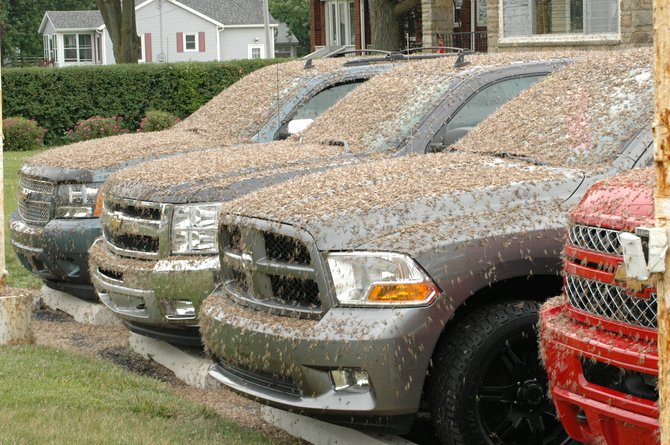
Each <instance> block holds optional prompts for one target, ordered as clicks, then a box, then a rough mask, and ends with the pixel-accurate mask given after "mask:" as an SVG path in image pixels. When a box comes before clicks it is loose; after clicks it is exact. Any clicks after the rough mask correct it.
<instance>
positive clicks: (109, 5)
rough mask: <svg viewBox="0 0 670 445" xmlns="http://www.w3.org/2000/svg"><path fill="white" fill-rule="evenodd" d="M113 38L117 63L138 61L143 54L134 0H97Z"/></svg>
mask: <svg viewBox="0 0 670 445" xmlns="http://www.w3.org/2000/svg"><path fill="white" fill-rule="evenodd" d="M95 1H96V4H97V5H98V9H99V10H100V14H101V15H102V21H103V22H104V23H105V26H106V27H107V32H109V38H110V39H111V40H112V47H113V49H114V59H115V60H116V63H137V61H138V59H139V58H140V55H141V51H142V50H141V44H140V38H139V36H138V35H137V26H136V23H135V1H134V0H95Z"/></svg>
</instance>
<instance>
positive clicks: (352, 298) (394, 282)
mask: <svg viewBox="0 0 670 445" xmlns="http://www.w3.org/2000/svg"><path fill="white" fill-rule="evenodd" d="M328 267H329V268H330V274H331V275H332V277H333V282H334V283H335V291H336V293H337V299H338V300H339V302H340V303H342V304H353V305H380V304H383V305H405V306H412V305H414V306H416V305H422V304H429V303H431V302H432V301H433V300H434V299H435V297H436V296H437V295H438V294H439V289H438V287H437V286H436V285H435V283H433V281H432V280H431V279H430V277H428V275H426V273H425V272H424V271H423V270H421V268H419V266H418V265H417V264H416V263H415V262H414V260H412V259H411V258H410V257H408V256H407V255H402V254H398V253H383V252H351V253H331V254H329V255H328Z"/></svg>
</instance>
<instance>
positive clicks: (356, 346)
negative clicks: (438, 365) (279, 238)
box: [200, 285, 445, 433]
mask: <svg viewBox="0 0 670 445" xmlns="http://www.w3.org/2000/svg"><path fill="white" fill-rule="evenodd" d="M444 300H445V299H444V298H439V299H438V302H436V303H434V304H432V305H431V306H428V307H419V308H396V309H391V308H387V309H380V308H337V307H336V308H331V309H330V310H329V311H328V312H327V313H326V314H325V315H324V316H323V317H322V318H321V319H320V320H305V319H296V318H291V317H283V316H278V315H271V314H269V313H265V312H260V311H256V310H253V309H249V308H245V307H243V306H240V305H239V304H237V303H235V302H233V301H232V300H231V297H230V294H229V293H228V291H227V290H226V287H225V285H221V286H220V287H219V288H218V289H217V291H215V293H214V294H212V295H211V296H210V297H209V298H208V299H207V300H206V301H205V303H204V304H203V305H202V307H201V311H200V323H201V326H200V331H201V333H202V335H203V343H204V345H205V347H206V349H208V350H209V351H210V352H211V354H212V355H213V356H214V357H216V360H218V362H217V363H216V364H215V365H213V366H212V367H211V368H210V375H212V376H213V377H214V378H216V379H217V380H219V381H220V382H222V383H223V384H225V385H226V386H228V387H229V388H231V389H233V390H235V391H237V392H239V393H241V394H243V395H245V396H246V397H249V398H252V399H255V400H258V401H260V402H262V403H266V404H269V405H273V406H276V407H279V408H283V409H288V410H291V411H294V412H299V413H302V414H306V415H310V416H315V417H319V418H321V419H325V420H329V421H333V422H337V423H343V424H347V425H349V426H352V425H353V426H358V427H367V428H382V429H384V430H390V431H394V432H397V433H406V432H407V431H408V429H409V428H410V426H411V422H412V421H413V419H414V417H415V415H416V413H417V412H418V410H419V402H420V399H421V395H422V390H423V384H424V380H425V377H426V372H427V370H428V366H429V361H430V356H431V354H432V351H433V348H434V347H435V343H436V341H437V339H438V337H439V335H440V332H441V331H442V328H443V326H444V321H440V320H442V319H443V317H442V316H441V314H443V313H444V312H445V311H444V308H443V307H442V306H443V304H444V303H443V301H444ZM342 369H346V370H358V371H360V370H362V371H365V372H366V373H367V375H368V376H369V382H370V389H369V390H368V391H365V392H353V391H349V390H339V391H336V390H335V389H334V382H333V380H332V377H331V374H330V371H333V370H342Z"/></svg>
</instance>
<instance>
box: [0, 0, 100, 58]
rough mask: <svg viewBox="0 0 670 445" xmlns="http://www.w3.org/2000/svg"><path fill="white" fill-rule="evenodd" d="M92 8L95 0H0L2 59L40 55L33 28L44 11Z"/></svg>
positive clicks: (41, 52) (39, 46) (39, 39)
mask: <svg viewBox="0 0 670 445" xmlns="http://www.w3.org/2000/svg"><path fill="white" fill-rule="evenodd" d="M94 9H96V6H95V0H0V22H4V23H5V35H4V38H3V39H2V56H3V59H5V58H6V59H9V60H10V61H12V62H17V61H21V60H25V59H26V58H31V57H42V55H43V46H42V36H41V35H40V34H39V33H38V32H37V31H38V29H39V26H40V23H41V22H42V18H43V17H44V13H45V12H46V11H76V10H80V11H81V10H94Z"/></svg>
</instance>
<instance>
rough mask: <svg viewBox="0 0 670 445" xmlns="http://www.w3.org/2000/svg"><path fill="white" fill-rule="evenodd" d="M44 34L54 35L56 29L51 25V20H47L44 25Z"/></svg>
mask: <svg viewBox="0 0 670 445" xmlns="http://www.w3.org/2000/svg"><path fill="white" fill-rule="evenodd" d="M44 34H56V28H54V25H52V24H51V20H49V19H47V22H46V24H45V25H44V32H43V33H42V35H44Z"/></svg>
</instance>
